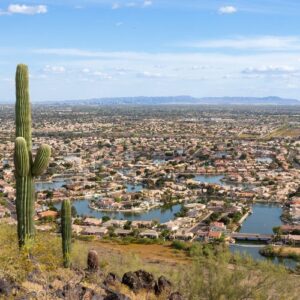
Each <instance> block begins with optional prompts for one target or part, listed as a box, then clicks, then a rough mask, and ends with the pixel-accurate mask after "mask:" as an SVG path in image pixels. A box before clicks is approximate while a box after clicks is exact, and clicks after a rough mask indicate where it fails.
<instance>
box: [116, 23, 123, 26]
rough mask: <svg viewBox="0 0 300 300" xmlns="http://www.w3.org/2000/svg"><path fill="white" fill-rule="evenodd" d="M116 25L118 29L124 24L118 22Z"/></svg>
mask: <svg viewBox="0 0 300 300" xmlns="http://www.w3.org/2000/svg"><path fill="white" fill-rule="evenodd" d="M115 25H116V27H120V26H122V25H123V22H117V23H116V24H115Z"/></svg>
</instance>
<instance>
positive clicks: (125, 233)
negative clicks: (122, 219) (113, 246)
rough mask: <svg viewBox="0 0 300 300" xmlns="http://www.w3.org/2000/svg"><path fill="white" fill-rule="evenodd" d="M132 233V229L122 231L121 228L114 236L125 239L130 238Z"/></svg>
mask: <svg viewBox="0 0 300 300" xmlns="http://www.w3.org/2000/svg"><path fill="white" fill-rule="evenodd" d="M131 233H132V230H131V229H121V228H117V229H116V230H115V231H114V234H115V235H117V236H121V237H125V236H128V235H130V234H131Z"/></svg>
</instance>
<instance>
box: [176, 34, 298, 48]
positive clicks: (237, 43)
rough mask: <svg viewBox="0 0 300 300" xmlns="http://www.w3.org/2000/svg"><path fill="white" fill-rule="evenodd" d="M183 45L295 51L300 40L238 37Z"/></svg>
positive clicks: (290, 37) (283, 37)
mask: <svg viewBox="0 0 300 300" xmlns="http://www.w3.org/2000/svg"><path fill="white" fill-rule="evenodd" d="M181 45H182V46H184V47H191V48H201V49H234V50H259V51H283V50H284V51H289V50H291V51H294V50H299V49H300V38H299V37H298V36H258V37H236V38H230V39H214V40H202V41H199V42H190V43H182V44H181Z"/></svg>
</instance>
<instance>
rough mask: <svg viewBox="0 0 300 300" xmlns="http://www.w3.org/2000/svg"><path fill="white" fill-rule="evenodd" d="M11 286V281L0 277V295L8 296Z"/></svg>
mask: <svg viewBox="0 0 300 300" xmlns="http://www.w3.org/2000/svg"><path fill="white" fill-rule="evenodd" d="M12 288H13V286H12V283H11V282H9V281H8V280H6V279H4V278H0V295H5V296H9V295H10V294H11V290H12Z"/></svg>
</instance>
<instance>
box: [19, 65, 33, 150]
mask: <svg viewBox="0 0 300 300" xmlns="http://www.w3.org/2000/svg"><path fill="white" fill-rule="evenodd" d="M16 99H17V101H16V137H19V136H21V137H23V138H25V140H26V142H27V147H28V151H29V152H31V148H32V141H31V105H30V97H29V75H28V67H27V66H26V65H22V64H20V65H18V66H17V71H16Z"/></svg>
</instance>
